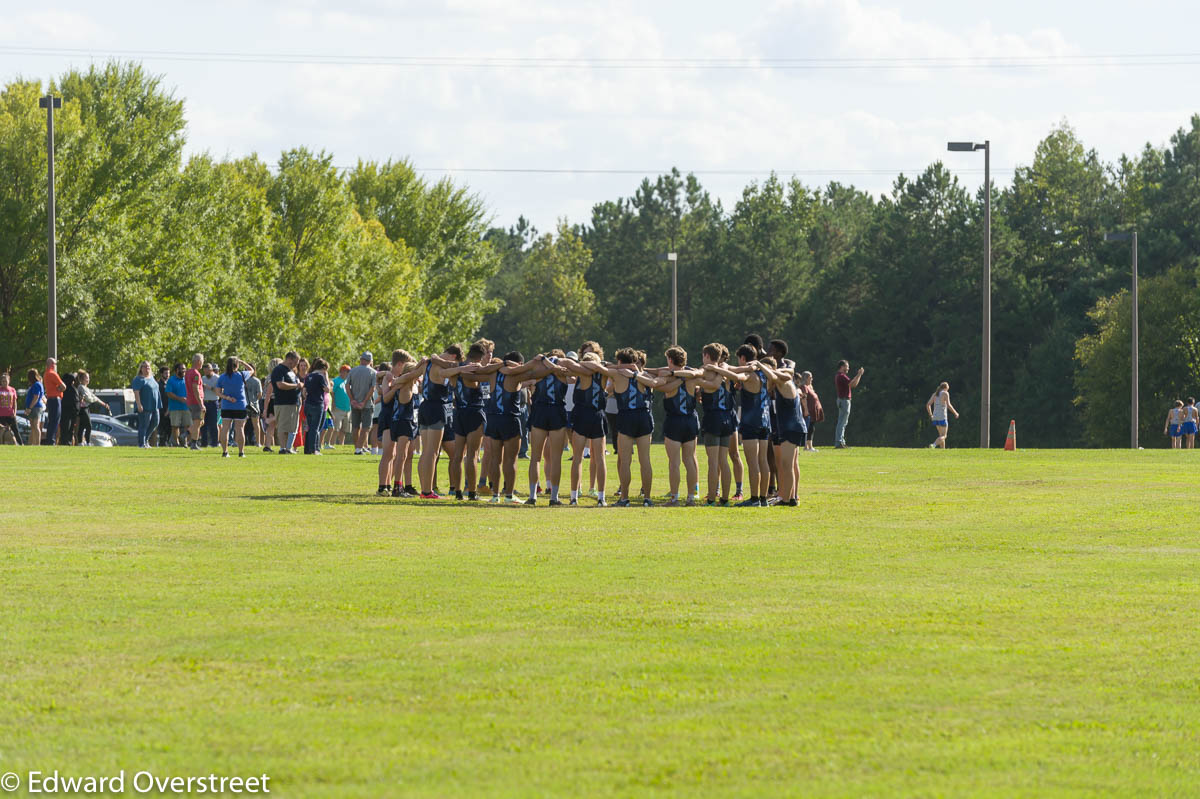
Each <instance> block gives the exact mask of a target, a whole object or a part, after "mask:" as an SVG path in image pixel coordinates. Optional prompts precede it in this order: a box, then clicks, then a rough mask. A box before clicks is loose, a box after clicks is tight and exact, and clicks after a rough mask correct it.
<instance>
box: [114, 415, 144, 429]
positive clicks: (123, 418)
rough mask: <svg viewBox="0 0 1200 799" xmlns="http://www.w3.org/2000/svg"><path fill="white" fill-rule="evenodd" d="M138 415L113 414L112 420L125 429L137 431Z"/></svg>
mask: <svg viewBox="0 0 1200 799" xmlns="http://www.w3.org/2000/svg"><path fill="white" fill-rule="evenodd" d="M137 417H138V415H137V414H136V413H114V414H113V418H114V419H116V420H117V421H118V422H120V423H121V424H123V425H125V426H126V427H132V428H133V429H134V430H137V425H138V418H137Z"/></svg>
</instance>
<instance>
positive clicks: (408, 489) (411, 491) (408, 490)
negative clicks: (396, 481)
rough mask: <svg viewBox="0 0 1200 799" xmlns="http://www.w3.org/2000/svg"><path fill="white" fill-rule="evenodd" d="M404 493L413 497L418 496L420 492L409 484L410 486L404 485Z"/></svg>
mask: <svg viewBox="0 0 1200 799" xmlns="http://www.w3.org/2000/svg"><path fill="white" fill-rule="evenodd" d="M404 493H405V494H409V495H411V496H414V497H415V496H417V495H418V494H420V493H421V492H420V491H418V490H417V487H416V486H415V485H411V484H410V485H406V486H405V487H404Z"/></svg>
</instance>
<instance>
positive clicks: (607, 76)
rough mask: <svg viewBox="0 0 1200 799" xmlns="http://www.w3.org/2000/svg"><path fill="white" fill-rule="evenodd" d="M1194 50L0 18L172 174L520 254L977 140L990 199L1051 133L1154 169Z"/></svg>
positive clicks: (1083, 33) (241, 18) (529, 6)
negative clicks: (282, 176) (145, 126)
mask: <svg viewBox="0 0 1200 799" xmlns="http://www.w3.org/2000/svg"><path fill="white" fill-rule="evenodd" d="M1197 29H1200V4H1196V3H1183V2H1179V3H1165V2H1153V0H1151V1H1150V2H1140V3H1137V4H1134V3H1120V2H1105V1H1104V0H1097V1H1096V2H1089V3H1086V4H1084V3H1081V2H1061V1H1060V2H1045V1H1044V0H1043V1H1042V2H1031V1H1029V0H1009V2H1005V3H969V4H968V3H963V2H961V0H959V1H958V2H948V1H946V2H943V1H942V0H929V2H904V3H901V2H897V0H769V1H768V2H753V0H744V1H743V2H728V0H726V1H725V2H717V1H714V0H688V1H687V2H677V1H676V0H663V1H662V2H655V1H654V0H645V1H644V2H633V1H632V0H595V1H594V2H567V1H566V0H557V1H556V0H530V1H529V2H519V1H517V0H508V1H507V2H501V1H500V0H433V1H431V2H408V1H407V0H341V1H340V2H316V1H315V0H290V2H275V1H274V0H259V1H258V2H255V1H254V0H244V1H243V2H228V1H227V0H208V1H207V2H204V3H194V2H189V3H177V2H158V3H153V4H152V3H146V2H130V1H129V0H107V1H106V2H105V3H103V4H99V3H95V2H58V1H56V0H48V2H43V3H40V4H36V5H35V4H30V3H27V2H21V3H16V2H11V0H0V76H2V77H3V79H4V81H5V82H7V81H10V80H12V79H15V78H18V77H21V78H27V79H39V78H40V79H42V80H44V81H45V80H48V79H50V78H52V77H54V76H57V75H61V74H62V73H63V72H65V71H66V70H68V69H70V68H72V67H80V68H86V67H87V66H88V65H89V64H92V63H104V62H105V61H106V60H108V59H110V58H113V57H119V58H124V59H133V60H138V61H141V62H142V63H143V64H144V65H145V66H146V68H147V69H148V70H150V71H151V72H153V73H155V74H158V75H161V76H162V79H163V84H164V86H165V87H167V88H168V89H169V90H170V91H172V92H173V93H174V94H175V95H176V96H177V97H179V98H182V99H183V100H184V101H185V113H186V116H187V119H188V131H187V150H188V152H189V153H198V152H208V153H211V154H212V155H214V156H217V157H241V156H244V155H248V154H251V153H257V154H258V155H259V156H260V157H261V158H263V159H264V160H265V161H267V162H268V163H274V162H275V161H276V160H277V159H278V157H279V154H280V153H281V152H283V151H284V150H286V149H289V148H292V147H298V146H306V147H308V148H310V149H312V150H325V151H327V152H329V153H332V154H333V157H334V163H335V164H337V165H339V166H343V167H351V166H353V165H354V164H355V163H357V161H358V160H359V159H374V160H380V161H383V160H387V159H408V160H409V161H410V162H411V163H412V164H413V165H414V166H416V167H418V168H419V169H422V170H424V174H425V175H426V176H427V177H428V178H430V179H431V180H436V179H439V178H441V177H443V176H445V175H447V174H449V175H451V176H452V177H453V179H454V180H456V181H458V182H460V183H463V184H465V185H467V186H469V187H470V188H471V189H472V190H473V191H475V192H476V193H478V194H479V195H480V196H481V198H482V199H483V200H484V202H485V203H486V205H487V207H488V208H489V209H490V212H491V219H492V221H493V223H494V224H497V225H502V226H509V225H511V224H513V223H515V221H516V220H517V218H518V216H521V215H524V216H525V217H526V218H527V219H530V220H531V221H532V222H533V223H534V224H535V225H536V226H537V227H538V228H539V229H540V230H543V231H545V230H548V229H550V228H552V227H553V225H554V224H555V223H556V221H557V220H559V219H566V220H568V221H569V222H571V223H578V222H587V221H588V220H589V218H590V215H591V209H592V206H593V205H594V204H595V203H597V202H601V201H604V200H612V199H616V198H618V197H627V196H630V195H632V194H633V193H634V192H635V191H636V189H637V187H638V184H639V183H640V182H641V180H642V178H643V177H645V176H654V175H656V174H659V173H661V172H664V171H666V170H668V169H670V168H671V167H673V166H674V167H678V168H679V169H680V170H681V171H683V172H685V173H686V172H695V173H696V174H697V176H698V177H699V179H700V181H701V183H702V184H703V185H704V186H705V187H706V188H707V189H708V190H709V191H710V193H712V194H713V195H714V196H715V197H717V198H719V199H720V200H721V201H722V202H723V203H724V204H725V206H726V207H727V208H729V207H732V205H733V204H734V203H736V201H737V199H738V197H739V196H740V194H741V192H742V189H743V188H744V187H745V186H746V184H748V183H749V182H751V181H755V180H759V181H761V180H763V179H765V178H766V176H767V174H768V173H769V172H770V171H772V170H775V171H777V172H778V173H779V174H780V175H781V176H784V177H790V176H791V175H793V174H796V176H797V177H798V178H799V179H800V180H801V181H803V182H804V183H805V184H807V185H810V186H821V185H824V184H826V183H828V182H829V181H831V180H837V181H839V182H841V183H844V184H853V185H856V186H858V187H860V188H862V189H865V190H868V191H871V192H872V193H875V194H880V193H886V192H888V191H889V190H890V188H891V185H892V183H893V181H894V180H895V178H896V175H897V174H899V173H901V172H904V173H906V174H910V175H911V174H913V173H915V172H918V171H920V170H922V169H924V168H925V167H926V166H927V165H929V164H930V163H933V162H934V161H937V160H939V159H940V160H943V161H944V162H945V163H946V164H947V165H948V166H949V167H950V168H951V169H952V170H953V171H954V172H955V173H956V174H957V175H958V176H959V178H960V179H961V180H962V181H963V183H964V184H966V185H967V186H969V187H977V186H978V185H980V184H981V182H982V179H983V175H982V167H983V160H982V154H971V153H947V152H946V142H947V141H948V140H951V139H956V140H958V139H961V140H972V139H973V140H979V141H982V140H983V139H985V138H986V139H989V140H990V141H991V142H992V166H993V176H994V179H995V180H996V181H997V183H1001V184H1003V183H1005V182H1007V181H1008V180H1009V179H1010V178H1011V174H1012V169H1013V167H1015V166H1018V165H1027V164H1029V163H1030V161H1031V160H1032V158H1033V153H1034V149H1035V147H1036V146H1037V143H1038V141H1039V140H1041V139H1042V138H1044V137H1045V136H1046V135H1047V134H1048V133H1049V132H1050V131H1051V130H1052V128H1054V127H1055V126H1056V125H1059V124H1062V123H1063V122H1066V123H1068V124H1070V125H1071V126H1072V127H1073V128H1075V130H1076V131H1077V133H1078V134H1079V136H1080V137H1081V138H1082V140H1083V141H1084V143H1085V144H1086V145H1087V146H1088V147H1090V148H1095V149H1096V150H1097V152H1098V153H1099V154H1100V156H1101V158H1102V159H1104V160H1106V161H1113V160H1115V159H1117V158H1119V157H1120V155H1121V154H1123V153H1128V154H1133V153H1136V152H1138V151H1140V150H1141V149H1142V148H1143V147H1144V146H1145V145H1146V144H1147V143H1151V144H1154V145H1156V146H1161V145H1165V144H1167V143H1168V141H1169V139H1170V136H1171V135H1172V134H1173V133H1174V132H1175V131H1176V130H1177V129H1179V128H1180V127H1183V126H1185V125H1187V124H1188V120H1189V119H1190V117H1191V116H1192V114H1194V113H1196V112H1198V111H1200V107H1198V106H1200V103H1197V102H1196V101H1195V100H1193V99H1191V98H1192V94H1193V92H1192V91H1190V87H1191V86H1193V85H1194V84H1195V79H1196V77H1197V76H1198V75H1200V45H1198V44H1194V43H1192V42H1191V39H1194V32H1195V31H1196V30H1197ZM998 59H1005V60H1004V61H1003V62H1001V61H998ZM447 170H451V171H447Z"/></svg>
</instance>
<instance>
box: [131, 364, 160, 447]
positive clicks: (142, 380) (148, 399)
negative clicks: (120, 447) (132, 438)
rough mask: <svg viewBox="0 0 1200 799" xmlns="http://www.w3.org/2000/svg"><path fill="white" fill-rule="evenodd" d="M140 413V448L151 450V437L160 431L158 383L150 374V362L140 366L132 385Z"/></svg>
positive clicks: (135, 403) (135, 402)
mask: <svg viewBox="0 0 1200 799" xmlns="http://www.w3.org/2000/svg"><path fill="white" fill-rule="evenodd" d="M130 388H132V389H133V400H134V405H136V406H137V413H138V446H139V447H141V448H142V449H150V436H152V435H153V434H154V432H155V431H156V430H157V429H158V383H157V381H155V379H154V377H153V375H151V374H150V362H149V361H142V362H141V364H139V365H138V375H137V377H135V378H133V382H132V383H130Z"/></svg>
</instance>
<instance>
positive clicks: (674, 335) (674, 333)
mask: <svg viewBox="0 0 1200 799" xmlns="http://www.w3.org/2000/svg"><path fill="white" fill-rule="evenodd" d="M658 260H660V261H670V262H671V346H677V345H678V344H679V253H674V252H669V253H666V254H664V255H660V256H658Z"/></svg>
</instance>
